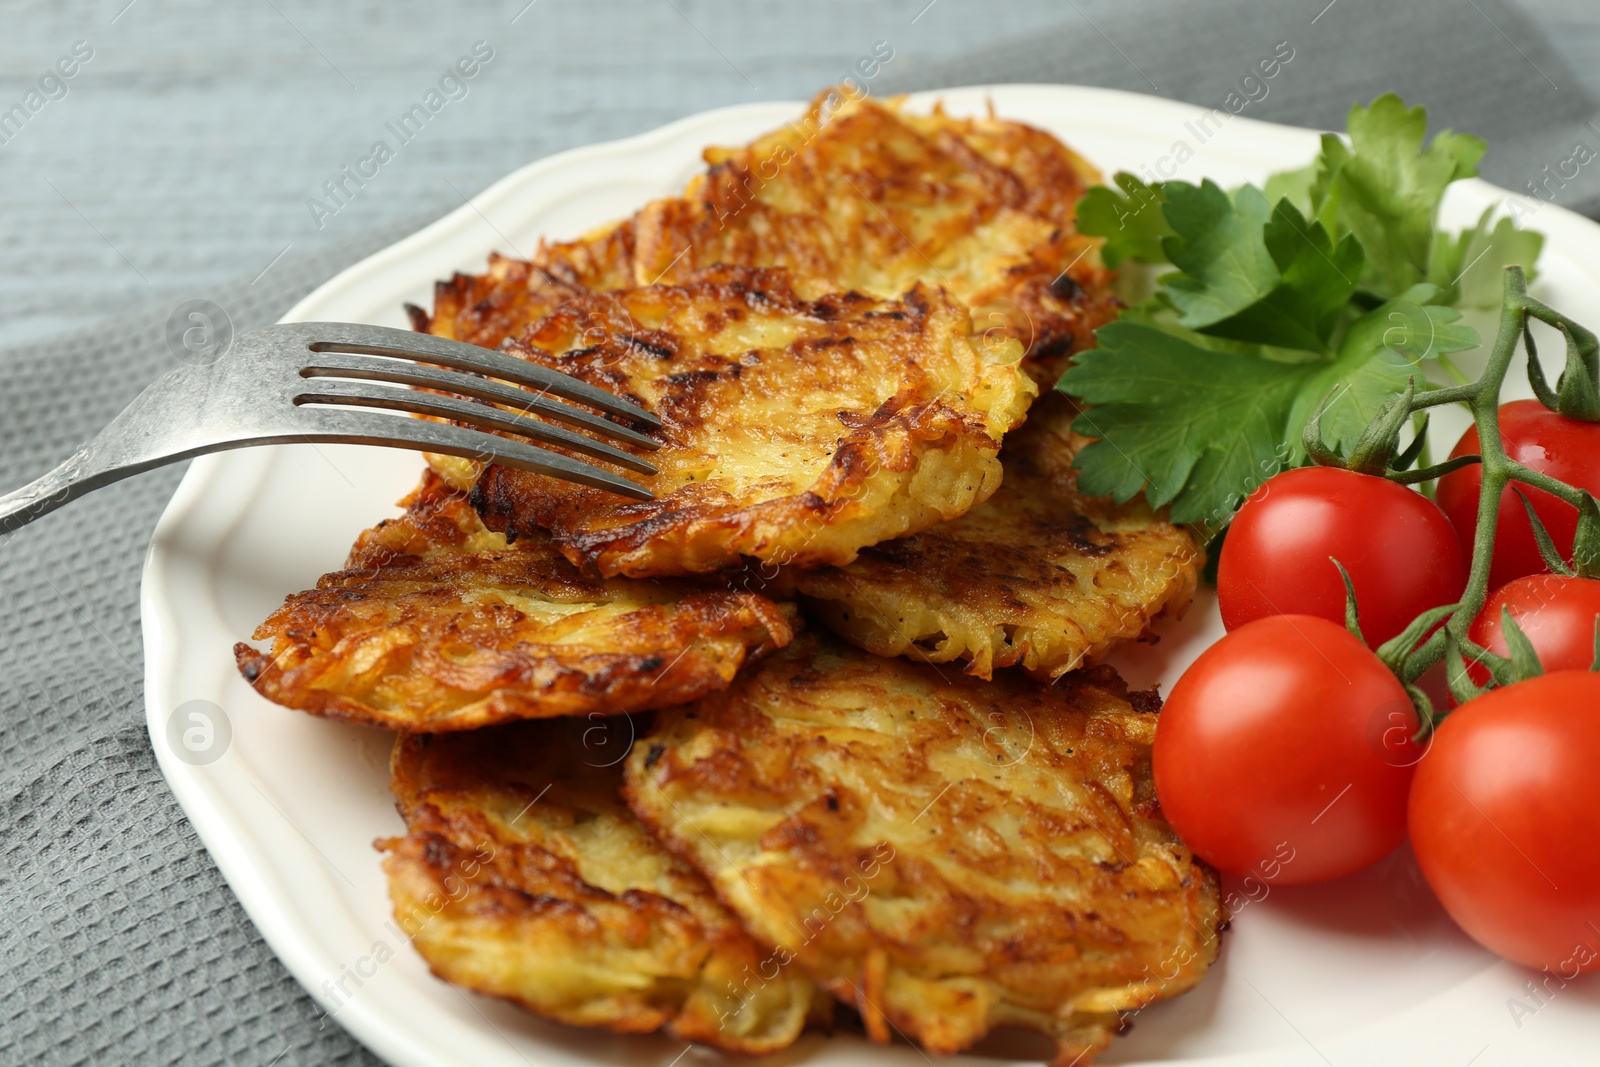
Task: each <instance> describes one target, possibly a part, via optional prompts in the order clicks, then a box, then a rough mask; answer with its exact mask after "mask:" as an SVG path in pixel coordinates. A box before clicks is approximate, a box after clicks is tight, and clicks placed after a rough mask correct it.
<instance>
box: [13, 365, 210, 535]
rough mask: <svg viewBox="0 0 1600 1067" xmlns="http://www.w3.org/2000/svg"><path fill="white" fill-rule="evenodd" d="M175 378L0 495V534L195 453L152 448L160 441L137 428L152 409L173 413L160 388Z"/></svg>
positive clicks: (138, 398) (151, 389) (162, 383)
mask: <svg viewBox="0 0 1600 1067" xmlns="http://www.w3.org/2000/svg"><path fill="white" fill-rule="evenodd" d="M180 373H182V372H180ZM175 377H176V374H172V373H169V374H168V375H166V376H164V377H163V378H160V379H157V380H156V382H155V383H153V384H151V385H150V386H148V387H146V388H145V390H144V391H143V392H142V393H140V394H139V395H138V396H136V397H134V399H133V402H132V403H131V404H129V405H128V406H127V407H126V408H124V409H123V410H122V412H121V413H120V414H119V415H117V417H116V418H114V419H112V420H111V421H110V422H109V423H107V424H106V426H105V427H104V428H103V429H102V430H101V431H100V432H99V433H97V434H95V435H94V436H93V437H91V438H90V439H89V440H88V441H86V442H85V443H83V444H82V445H80V446H78V449H77V451H75V452H73V453H72V455H70V456H68V457H67V459H66V461H65V462H63V463H62V464H61V465H60V466H58V467H56V468H55V469H54V470H52V471H50V472H49V473H47V474H45V475H44V476H43V477H40V478H37V479H35V480H34V481H31V482H29V483H28V484H27V485H25V486H23V487H22V488H21V489H17V490H14V491H12V492H10V493H7V494H6V495H4V496H0V534H5V533H10V532H11V531H12V530H15V529H18V528H20V527H23V526H26V525H27V524H28V523H30V522H32V521H33V520H34V519H37V518H38V517H39V516H41V515H48V514H49V513H50V512H52V511H54V510H56V508H59V507H61V506H62V505H63V504H66V503H69V502H71V501H73V500H76V499H77V498H78V497H80V496H83V495H84V494H85V493H89V492H92V491H94V490H96V489H99V488H100V487H101V486H103V485H110V484H111V483H112V482H117V481H121V480H122V479H124V478H128V477H132V476H133V475H135V474H140V473H143V472H144V471H147V470H152V469H153V468H156V467H160V466H163V465H164V464H167V463H173V462H176V461H177V460H180V459H187V458H189V457H190V456H193V455H195V454H196V451H198V450H191V451H188V452H170V451H168V450H165V449H161V448H159V447H152V446H153V445H156V444H158V443H157V442H152V441H151V440H150V434H149V433H147V432H141V430H140V425H141V423H142V422H144V421H145V420H146V419H147V418H148V416H150V415H151V414H152V413H156V412H160V413H162V414H167V415H168V417H169V418H170V417H171V415H172V414H175V413H171V412H169V409H170V407H171V402H170V399H169V394H168V393H167V392H166V390H165V389H163V388H162V387H163V386H165V385H166V384H167V383H168V382H169V380H171V379H174V378H175Z"/></svg>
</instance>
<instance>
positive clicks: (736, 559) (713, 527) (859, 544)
mask: <svg viewBox="0 0 1600 1067" xmlns="http://www.w3.org/2000/svg"><path fill="white" fill-rule="evenodd" d="M741 272H742V273H741ZM730 274H731V275H734V276H733V277H731V278H728V277H724V276H725V275H730ZM745 275H749V277H745ZM785 275H786V272H777V271H772V270H765V269H762V270H755V269H751V268H715V269H713V270H712V271H711V272H709V274H708V275H707V276H706V277H705V279H703V280H700V281H692V282H690V283H688V285H687V286H686V288H690V289H691V290H692V289H693V288H695V287H702V286H703V287H710V288H711V289H713V290H715V291H716V292H715V295H716V296H717V297H718V298H719V299H726V297H725V296H724V295H723V293H722V292H721V291H720V290H721V289H722V288H724V287H726V286H729V285H731V286H733V287H735V288H738V287H740V286H746V287H748V286H749V285H751V284H755V283H756V282H758V281H759V283H760V285H761V286H762V287H764V288H765V289H766V290H774V292H773V294H772V296H773V298H774V299H777V296H778V294H776V292H775V290H776V287H777V285H778V280H779V279H780V277H783V276H785ZM864 299H866V298H861V297H857V296H856V295H855V294H833V295H830V296H828V297H824V298H823V301H825V302H828V303H830V304H834V303H842V304H844V305H849V304H851V303H856V302H860V301H861V300H864ZM810 303H813V302H804V303H802V304H800V305H798V307H799V308H800V309H801V311H802V312H803V311H804V309H805V307H807V306H808V305H809V304H810ZM872 303H874V304H876V303H881V301H876V300H874V301H872ZM903 303H904V305H905V306H906V307H908V308H909V309H911V310H912V312H913V313H914V314H915V316H916V318H917V321H918V323H919V329H918V335H919V337H923V338H928V337H937V338H943V339H944V340H946V341H948V343H950V344H952V345H959V344H963V343H969V344H970V343H971V335H970V331H971V326H972V323H971V318H970V316H969V315H968V313H967V311H966V308H965V307H964V306H963V305H961V304H959V303H957V302H955V301H953V300H950V299H948V298H946V297H945V296H944V295H943V293H942V291H937V290H933V289H930V288H928V287H926V286H923V285H920V284H919V285H918V286H917V287H916V288H914V289H913V290H912V291H911V292H909V293H907V294H906V296H905V298H904V301H903ZM535 330H536V327H530V329H529V331H527V332H525V333H524V334H523V337H524V338H527V337H529V336H531V334H532V333H533V332H535ZM1007 343H1008V344H1009V343H1010V342H1007ZM523 347H524V348H525V350H526V351H528V352H535V351H538V350H537V349H535V348H534V347H532V346H531V345H525V346H523ZM975 359H976V366H977V375H976V380H975V381H974V383H973V385H974V387H976V386H977V385H979V384H980V383H986V384H987V390H985V391H995V396H994V399H993V401H992V404H991V406H990V407H989V408H988V409H985V410H982V411H980V410H976V409H974V410H971V411H967V412H962V411H958V410H956V409H954V408H952V407H951V406H949V405H948V404H945V403H941V400H942V397H943V395H944V394H943V393H940V394H938V395H935V396H933V397H931V398H929V399H926V400H923V401H921V402H920V403H914V404H910V405H908V406H904V407H898V408H895V409H893V410H890V409H889V408H888V405H887V404H885V405H883V406H881V407H880V408H879V409H878V410H876V411H874V412H872V413H871V414H870V415H867V416H865V417H863V418H861V419H860V420H859V421H856V422H852V423H851V424H848V425H847V426H846V427H845V430H844V433H842V434H841V435H840V436H839V438H838V439H837V443H836V446H835V452H834V455H833V458H832V460H831V461H830V462H829V464H828V466H827V468H826V469H825V470H824V471H823V473H822V475H821V476H820V477H819V478H818V480H817V481H816V482H814V483H813V484H812V485H811V486H810V487H808V488H807V489H804V490H801V491H800V492H796V493H790V494H787V495H784V496H782V497H777V498H773V499H768V500H764V501H759V502H756V503H752V504H747V505H744V506H741V507H737V508H734V509H731V510H730V509H727V508H725V507H722V506H712V505H702V504H688V505H684V504H681V503H675V502H674V499H673V494H671V493H669V494H667V495H666V496H663V497H661V498H659V499H657V500H654V501H647V502H644V503H627V504H623V505H615V504H612V503H611V498H610V497H608V496H606V495H605V494H603V493H602V492H600V491H597V490H591V489H587V488H585V487H582V486H574V485H571V484H568V483H561V482H558V481H557V480H555V479H551V478H548V477H545V476H540V475H534V474H529V473H527V472H523V471H514V470H508V469H506V468H503V467H500V466H498V465H493V466H490V467H488V468H487V469H486V470H485V471H484V472H483V474H482V475H481V476H480V478H479V480H478V483H477V484H476V485H475V486H474V487H473V491H472V500H473V504H474V506H475V507H477V509H478V512H479V514H480V515H482V516H483V519H484V523H485V525H486V526H488V527H489V528H490V529H492V530H503V531H507V532H515V533H518V534H521V533H533V532H537V531H538V530H539V529H543V528H548V529H550V531H551V534H552V537H553V539H554V541H555V543H556V544H557V546H558V547H560V548H561V550H562V551H563V553H564V554H565V555H566V556H567V558H568V559H570V560H572V562H573V563H575V564H577V565H579V566H580V567H583V568H584V569H585V570H587V571H590V572H597V573H599V574H602V575H605V576H607V577H610V576H616V575H625V576H628V577H652V576H661V575H672V574H684V573H690V574H695V573H702V574H703V573H709V572H712V571H717V570H721V569H724V568H726V567H730V566H737V565H739V564H740V563H741V562H743V558H744V557H749V558H754V559H759V560H765V561H772V560H777V561H778V562H781V563H784V564H788V565H793V566H798V567H818V566H828V565H841V564H844V563H848V562H850V561H851V560H853V559H855V557H856V554H857V553H858V552H859V551H860V549H861V548H863V547H865V546H867V545H872V544H876V543H878V542H879V541H882V540H885V539H887V538H891V537H897V536H903V535H905V534H907V533H911V532H915V531H917V530H921V529H926V528H927V527H929V526H932V525H934V524H936V523H938V522H942V521H948V520H949V519H952V518H955V517H956V516H957V515H959V514H961V513H963V512H965V511H966V510H967V509H968V508H970V507H972V506H973V505H975V504H977V503H980V502H981V501H983V500H986V499H988V497H989V496H990V495H991V494H993V492H994V491H995V490H996V489H997V488H999V485H1000V478H1001V470H1000V463H999V459H998V451H999V439H1000V437H1001V436H1002V435H1003V434H1004V433H1006V431H1007V430H1009V429H1010V428H1011V427H1013V426H1016V425H1019V424H1020V423H1021V422H1022V420H1023V419H1024V418H1025V417H1026V410H1027V406H1028V404H1029V403H1031V402H1032V400H1033V398H1034V396H1035V395H1037V387H1036V386H1035V385H1034V383H1033V381H1032V380H1031V379H1030V378H1029V377H1028V376H1027V375H1026V374H1024V373H1021V372H1020V365H1018V364H1014V363H1009V362H1005V361H1004V360H994V361H990V360H986V359H984V358H983V357H981V356H977V357H975ZM540 362H546V363H547V364H548V365H550V366H555V367H557V368H558V369H559V368H560V360H559V359H550V360H541V361H540ZM1008 370H1009V371H1010V372H1011V376H1010V377H1009V379H1008V378H1007V375H1006V372H1007V371H1008ZM595 384H604V385H609V386H611V387H616V385H617V384H618V383H615V382H607V383H600V382H596V383H595ZM1007 386H1010V387H1011V388H1009V389H1007V388H1006V387H1007ZM939 482H947V483H955V484H958V485H959V484H960V483H963V482H967V483H970V489H969V490H963V491H961V492H955V493H950V492H946V493H944V494H943V495H944V496H945V497H946V500H945V502H944V506H942V507H936V506H935V505H934V504H933V503H930V502H927V500H926V499H925V498H926V497H927V496H928V495H929V494H930V489H929V486H930V485H932V484H937V483H939ZM935 495H937V494H935ZM581 503H588V504H590V505H594V506H595V507H596V508H597V509H598V510H599V511H600V512H601V513H606V512H610V513H611V514H614V515H615V514H620V515H622V516H625V519H624V521H623V522H621V523H615V524H611V525H605V526H593V525H584V524H583V520H578V521H573V520H570V519H568V518H567V517H566V516H565V514H564V513H565V512H570V511H576V510H580V506H579V505H580V504H581ZM907 512H909V513H910V514H909V517H907V515H906V513H907ZM824 530H827V531H829V532H830V533H831V534H832V535H833V536H832V537H823V536H822V531H824ZM847 532H848V533H849V534H850V536H849V537H843V536H842V535H844V534H845V533H847ZM669 533H672V534H674V536H672V537H670V538H669V537H668V536H667V535H668V534H669ZM717 542H720V543H721V545H720V547H719V548H718V549H717V551H715V552H709V551H707V550H706V546H707V545H708V544H712V543H717Z"/></svg>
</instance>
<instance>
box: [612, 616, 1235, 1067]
mask: <svg viewBox="0 0 1600 1067" xmlns="http://www.w3.org/2000/svg"><path fill="white" fill-rule="evenodd" d="M1156 704H1157V701H1156V699H1155V697H1154V696H1153V695H1152V694H1142V693H1135V694H1129V693H1128V692H1127V690H1126V687H1125V686H1124V685H1123V684H1122V682H1121V680H1120V679H1119V678H1118V677H1117V676H1116V674H1115V673H1114V672H1112V671H1111V670H1110V668H1106V667H1097V668H1092V669H1089V670H1085V671H1078V672H1076V673H1074V674H1071V675H1068V676H1066V677H1065V678H1063V679H1062V680H1061V681H1060V682H1059V683H1057V684H1055V685H1045V684H1043V683H1040V682H1037V681H1035V680H1033V679H1030V678H1028V677H1027V676H1026V675H1023V674H1019V673H1007V674H1005V675H1004V676H1003V677H997V678H996V679H995V680H994V681H992V682H984V681H979V680H977V679H974V678H971V677H967V676H964V675H951V676H950V677H949V678H944V677H942V676H941V674H940V672H939V669H938V668H937V667H934V666H930V665H927V664H919V663H913V662H910V661H908V660H904V659H880V658H878V657H875V656H872V655H870V654H868V653H865V652H861V651H859V650H857V649H855V648H853V647H850V646H848V645H844V644H842V643H840V642H838V641H837V640H835V639H833V638H830V637H825V636H822V635H819V634H815V633H811V634H806V635H802V636H801V637H799V638H797V639H796V640H795V642H794V643H793V644H791V645H790V646H789V647H788V648H787V649H784V650H783V651H781V652H778V653H776V654H774V655H773V656H772V657H770V658H769V659H767V660H765V661H764V662H763V663H761V664H760V665H759V666H757V667H756V668H754V669H753V670H750V671H746V672H744V673H743V674H741V676H740V677H739V678H738V679H736V680H735V682H734V684H733V685H732V686H731V687H730V688H729V689H727V690H724V691H722V692H720V693H716V694H713V695H712V696H709V697H707V698H705V699H704V700H700V701H697V702H696V703H694V704H689V705H684V706H682V707H678V708H672V709H670V710H666V711H662V712H658V713H657V714H656V716H655V726H654V727H653V728H652V729H651V730H650V731H649V732H648V733H647V734H646V735H645V736H643V737H641V738H640V739H639V741H638V742H637V743H636V744H635V746H634V749H633V752H632V753H631V755H630V756H629V757H628V761H627V786H626V795H627V798H628V803H629V806H630V807H631V808H632V809H633V811H634V813H635V814H637V815H638V816H639V818H640V819H641V820H642V821H643V822H644V823H645V825H647V826H649V827H650V828H651V829H652V830H653V831H655V833H656V834H657V836H658V837H660V838H661V840H662V841H663V842H665V843H666V844H667V845H668V846H670V847H671V848H672V849H673V850H674V851H675V852H676V853H678V854H679V855H681V856H684V857H686V858H688V859H689V860H691V861H692V862H693V863H694V864H695V865H696V866H697V867H698V868H699V869H700V870H701V871H702V872H703V873H704V874H705V875H706V877H707V878H708V879H709V880H710V882H711V884H712V885H713V886H714V887H715V889H716V891H717V895H718V897H719V898H720V899H721V900H722V901H723V903H724V904H726V905H727V906H728V907H729V909H730V910H731V911H732V912H733V913H734V914H735V915H737V916H738V917H739V919H740V921H741V922H742V923H743V924H744V926H745V928H746V929H747V930H749V931H750V932H751V933H752V934H753V935H755V937H756V939H757V940H758V941H760V942H762V944H764V945H766V946H769V947H771V948H772V949H774V950H775V951H779V952H782V953H785V954H787V955H792V956H793V957H794V959H795V961H796V963H797V964H798V965H799V966H800V967H802V968H803V969H804V970H805V972H806V973H808V974H809V975H810V976H811V977H812V978H813V979H815V980H816V981H817V983H818V984H819V985H821V986H822V987H823V988H824V989H827V990H828V991H830V992H831V993H833V994H834V995H835V996H836V997H838V998H839V999H841V1000H842V1001H844V1002H846V1003H849V1004H852V1005H854V1006H855V1007H856V1008H857V1009H858V1010H859V1011H860V1012H861V1015H862V1017H863V1019H864V1020H865V1023H866V1027H867V1032H868V1034H869V1035H870V1036H871V1037H872V1038H873V1039H874V1040H877V1041H887V1040H889V1039H890V1037H891V1035H892V1034H894V1033H895V1032H899V1033H902V1034H904V1035H907V1036H909V1037H911V1038H914V1039H915V1040H917V1041H919V1042H921V1044H922V1045H923V1046H924V1047H926V1048H928V1049H929V1050H930V1051H934V1052H939V1053H953V1052H956V1051H959V1050H961V1049H964V1048H967V1047H969V1046H970V1045H972V1044H973V1043H974V1042H975V1041H977V1040H979V1039H980V1038H982V1037H983V1036H984V1035H985V1034H986V1033H987V1032H989V1030H990V1029H991V1028H992V1027H995V1026H999V1025H1007V1024H1010V1025H1018V1026H1023V1027H1027V1028H1030V1029H1035V1030H1039V1031H1042V1032H1044V1033H1046V1034H1049V1035H1052V1036H1053V1037H1054V1038H1056V1040H1057V1041H1058V1043H1059V1058H1058V1060H1057V1062H1058V1063H1060V1064H1067V1063H1078V1064H1082V1063H1085V1062H1087V1060H1088V1058H1089V1057H1090V1056H1092V1055H1093V1054H1094V1052H1096V1051H1098V1050H1099V1049H1101V1048H1104V1047H1105V1046H1106V1045H1107V1044H1108V1043H1109V1042H1110V1040H1111V1036H1112V1034H1113V1033H1114V1032H1115V1031H1116V1029H1117V1028H1118V1025H1119V1014H1118V1013H1119V1012H1125V1011H1131V1010H1134V1009H1137V1008H1139V1007H1142V1006H1144V1005H1146V1004H1149V1003H1151V1002H1152V1001H1155V1000H1158V999H1161V998H1164V997H1170V996H1174V995H1176V994H1178V993H1181V992H1183V991H1184V990H1186V989H1188V988H1190V987H1191V986H1193V985H1194V984H1195V983H1196V982H1198V981H1199V980H1200V978H1201V976H1202V975H1203V974H1204V972H1205V970H1206V968H1207V967H1208V966H1209V965H1210V963H1211V962H1212V961H1213V960H1214V959H1215V957H1216V952H1217V943H1218V930H1219V927H1220V926H1221V924H1222V923H1223V921H1224V919H1225V914H1224V910H1223V908H1222V905H1221V902H1220V897H1219V890H1218V883H1217V878H1216V875H1215V873H1214V872H1212V871H1210V870H1209V869H1207V868H1205V867H1204V866H1203V865H1201V864H1200V863H1199V862H1198V861H1197V860H1196V859H1195V858H1194V857H1193V856H1192V854H1191V853H1190V852H1189V850H1188V849H1187V848H1185V847H1184V845H1183V844H1182V842H1180V841H1179V840H1178V838H1177V836H1176V835H1175V834H1174V833H1173V832H1172V830H1171V828H1170V827H1168V826H1167V824H1166V823H1165V822H1163V821H1162V819H1161V813H1160V809H1159V807H1158V805H1157V802H1156V796H1155V788H1154V784H1153V780H1152V778H1151V773H1150V745H1151V742H1152V739H1153V738H1154V734H1155V727H1156V714H1155V710H1156V707H1155V706H1156Z"/></svg>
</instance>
